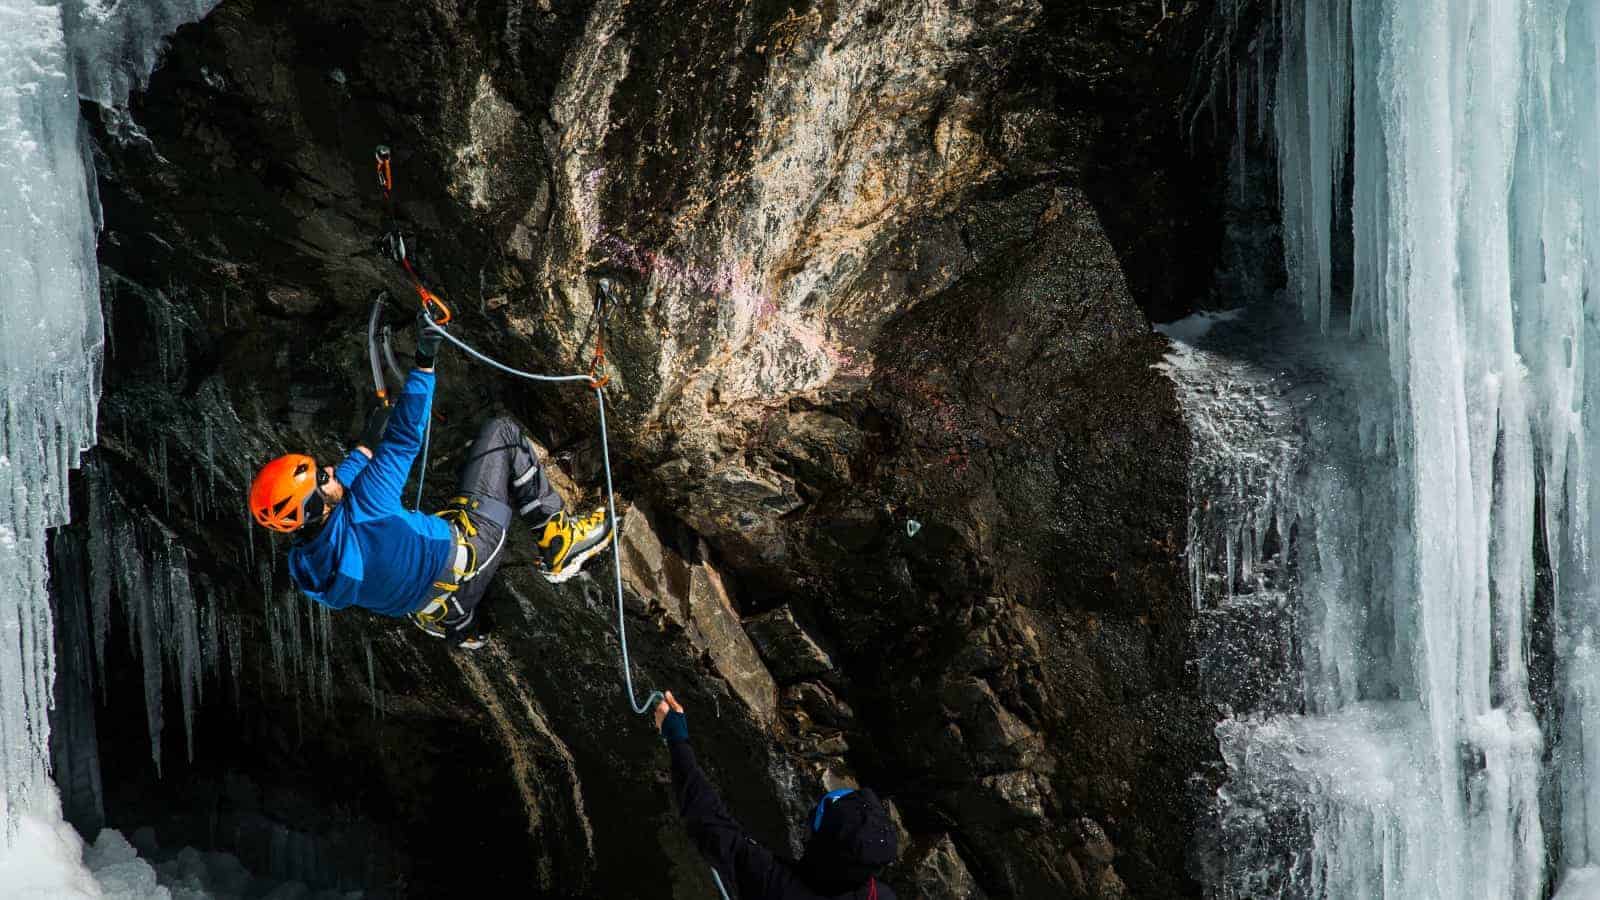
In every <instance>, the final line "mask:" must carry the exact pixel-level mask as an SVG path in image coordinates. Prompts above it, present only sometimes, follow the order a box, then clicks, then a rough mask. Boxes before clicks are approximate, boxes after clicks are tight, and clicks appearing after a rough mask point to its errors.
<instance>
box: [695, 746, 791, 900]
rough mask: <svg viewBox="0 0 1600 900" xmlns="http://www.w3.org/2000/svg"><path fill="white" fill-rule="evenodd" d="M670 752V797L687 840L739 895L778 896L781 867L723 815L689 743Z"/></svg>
mask: <svg viewBox="0 0 1600 900" xmlns="http://www.w3.org/2000/svg"><path fill="white" fill-rule="evenodd" d="M670 748H671V751H672V788H673V794H674V795H675V796H676V799H677V801H678V814H679V815H681V816H682V817H683V824H684V827H685V828H686V829H688V831H689V838H690V839H691V840H693V841H694V844H695V846H696V847H699V848H700V852H701V853H702V854H704V855H705V857H706V860H707V861H708V862H710V863H711V865H712V866H713V867H715V868H716V870H717V871H718V872H720V873H721V874H722V878H723V880H724V881H727V880H729V876H732V883H733V884H736V885H738V896H740V897H744V898H753V900H759V898H767V897H777V896H781V895H782V878H781V876H782V866H781V865H780V864H779V862H778V861H777V859H776V858H775V857H774V856H773V855H772V851H770V850H768V849H767V848H765V847H763V846H761V845H760V844H758V843H756V841H755V839H754V838H752V837H750V836H749V835H748V834H746V833H745V830H744V828H743V827H742V826H741V825H740V824H739V823H738V821H737V820H735V819H734V818H733V816H732V815H730V814H729V813H728V809H727V807H725V806H723V805H722V798H721V797H719V796H717V790H716V788H713V787H712V786H711V783H710V782H709V781H707V780H706V776H705V774H704V773H702V772H701V771H700V766H699V765H698V764H697V763H696V762H695V758H694V751H693V750H692V749H690V748H689V742H688V741H675V742H673V743H672V744H670Z"/></svg>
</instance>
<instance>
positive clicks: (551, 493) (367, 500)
mask: <svg viewBox="0 0 1600 900" xmlns="http://www.w3.org/2000/svg"><path fill="white" fill-rule="evenodd" d="M418 334H419V336H418V338H417V356H416V364H415V366H414V368H413V369H412V370H411V372H410V374H409V375H408V376H407V377H406V380H405V386H404V387H403V388H402V389H401V390H400V393H399V396H398V397H397V398H396V401H395V405H394V406H393V408H392V412H393V415H392V416H391V415H390V412H391V409H390V408H389V407H379V408H378V409H376V410H374V411H373V413H372V415H371V416H370V417H369V418H368V419H367V424H366V428H365V429H364V430H363V432H362V434H361V437H360V438H359V439H358V442H357V445H356V447H355V449H354V450H352V451H350V453H349V454H348V455H347V456H345V458H344V461H343V462H341V463H339V465H338V466H337V467H335V466H322V467H321V468H318V466H317V462H316V460H315V459H313V458H312V457H310V456H307V455H304V454H299V453H291V454H287V455H285V456H280V457H278V458H277V459H274V460H272V461H271V462H269V463H267V464H266V465H265V466H263V467H262V468H261V471H260V472H259V473H258V474H257V475H256V478H255V481H254V482H253V483H252V484H251V486H250V513H251V515H253V516H254V517H255V520H256V521H257V522H258V523H260V524H261V525H263V526H264V527H267V528H270V529H273V530H274V531H281V532H286V533H290V534H293V535H294V543H293V546H292V547H290V549H289V577H290V579H291V580H292V581H293V582H294V586H295V587H296V588H298V589H299V590H300V591H302V592H303V593H305V594H306V595H307V596H308V597H310V598H311V599H313V600H316V601H317V602H319V603H322V604H323V605H325V606H328V607H330V608H332V609H344V608H345V607H349V606H360V607H364V608H366V609H370V610H372V611H373V612H375V613H379V614H380V615H385V616H392V617H395V618H399V617H401V616H405V617H407V618H409V619H410V620H411V621H412V622H413V623H415V624H416V626H417V627H418V628H421V629H422V630H423V631H425V632H427V633H428V634H430V635H433V636H434V637H439V638H445V639H446V640H448V641H449V642H450V643H451V644H453V645H458V646H460V647H462V648H464V649H477V648H478V647H481V646H483V643H484V637H483V633H482V630H481V629H479V628H478V627H477V625H476V624H475V621H476V613H477V607H478V602H479V601H480V600H481V599H482V597H483V594H484V591H485V590H486V589H487V588H488V585H489V582H490V580H491V579H492V578H493V577H494V573H495V570H496V569H497V568H498V566H499V564H500V559H501V551H502V550H503V549H504V547H505V542H506V537H507V534H508V532H509V530H510V528H511V520H512V517H513V515H514V514H516V515H521V516H522V517H523V520H524V521H526V522H528V523H531V524H532V525H533V532H534V536H535V539H536V540H537V542H538V548H539V556H540V561H541V563H542V565H541V568H542V570H543V572H544V576H545V578H547V579H549V580H550V581H551V582H561V581H565V580H567V579H568V578H571V577H572V576H573V575H575V574H577V572H578V569H579V567H580V566H582V565H583V563H584V561H585V560H587V559H588V558H589V557H591V556H593V555H594V554H595V553H598V552H599V551H600V550H602V549H603V548H604V547H605V546H606V539H607V538H608V537H609V536H610V523H609V522H608V521H607V519H606V514H605V510H604V509H603V508H602V509H600V510H597V511H595V512H594V513H592V514H591V515H588V516H586V517H584V518H582V519H578V520H576V521H574V520H572V519H569V518H568V517H567V514H566V511H565V505H564V504H563V502H562V499H561V496H560V495H559V494H557V493H556V491H555V490H554V489H553V488H552V487H551V486H550V482H549V480H548V479H547V478H546V477H545V473H544V470H543V468H542V467H541V466H540V464H539V460H538V456H537V455H536V454H535V452H534V449H533V445H532V444H531V443H530V442H529V440H528V438H527V436H526V435H524V434H523V431H522V428H521V427H520V426H519V425H518V424H517V423H516V422H514V421H513V420H511V419H508V418H496V419H491V420H489V421H488V422H486V423H485V424H484V426H483V428H482V429H481V430H480V431H479V432H478V437H477V439H476V440H475V441H474V442H473V443H472V446H471V448H470V449H469V450H468V452H467V457H466V460H465V461H464V462H463V463H462V465H461V472H460V475H459V477H458V480H457V488H456V496H454V497H452V498H451V499H450V500H449V502H447V503H446V504H445V505H444V508H443V509H440V510H439V511H438V512H437V513H435V514H433V515H427V514H425V513H422V512H418V511H413V510H408V509H406V508H405V507H404V506H402V505H401V502H400V495H401V491H402V489H403V488H404V486H405V483H406V478H407V476H408V474H409V473H410V471H411V466H412V463H413V462H414V461H415V460H416V457H417V453H418V451H419V450H420V449H421V447H422V440H423V427H424V425H425V424H426V423H427V421H428V417H429V415H430V413H431V409H432V406H433V389H434V374H433V366H434V361H435V358H436V357H437V355H438V351H439V345H440V342H441V341H442V340H443V337H442V334H441V332H439V331H435V330H433V328H432V327H429V323H428V322H427V320H426V319H424V318H419V321H418Z"/></svg>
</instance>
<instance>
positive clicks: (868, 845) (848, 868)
mask: <svg viewBox="0 0 1600 900" xmlns="http://www.w3.org/2000/svg"><path fill="white" fill-rule="evenodd" d="M806 825H807V826H809V827H810V830H811V839H810V840H809V841H808V842H807V843H806V852H805V855H804V856H803V857H801V858H800V865H799V871H800V875H801V877H802V878H803V879H804V880H805V882H806V884H807V886H809V887H810V888H811V889H812V890H814V891H817V892H818V893H822V894H842V893H846V892H849V891H852V890H854V889H856V888H858V887H860V886H861V885H862V884H864V883H865V882H866V881H867V879H869V878H871V877H873V876H874V875H876V874H878V872H879V870H881V869H882V868H883V867H884V866H887V865H888V864H890V863H892V862H894V859H895V856H896V854H897V853H898V851H899V838H898V836H897V835H896V833H895V828H894V823H892V822H891V821H889V811H888V810H887V809H885V808H884V805H883V802H882V801H880V800H879V799H878V795H877V794H874V793H873V792H872V791H870V790H868V789H866V788H862V789H861V790H840V791H831V792H829V793H828V794H826V795H824V796H823V797H822V799H821V800H819V801H817V805H816V806H815V807H814V808H813V809H812V811H811V816H810V818H809V819H808V820H807V822H806Z"/></svg>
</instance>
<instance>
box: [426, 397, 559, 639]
mask: <svg viewBox="0 0 1600 900" xmlns="http://www.w3.org/2000/svg"><path fill="white" fill-rule="evenodd" d="M561 508H562V503H561V495H560V494H557V493H556V492H555V489H554V488H552V487H551V486H550V480H549V479H548V478H546V477H545V473H544V468H543V467H542V466H540V465H539V457H538V454H536V453H535V452H534V449H533V444H532V443H531V442H530V441H529V440H528V436H527V435H526V434H524V433H523V431H522V426H521V425H518V424H517V422H516V421H515V420H514V419H510V418H506V417H504V416H501V417H498V418H494V419H490V420H489V421H487V422H485V423H483V428H481V429H479V431H478V437H477V439H476V440H474V441H473V442H472V446H471V447H470V448H468V450H467V457H466V459H465V460H464V461H463V462H462V463H461V473H460V475H458V476H457V478H456V496H454V497H452V498H450V501H449V502H448V503H446V504H445V505H444V506H443V507H442V508H441V509H440V510H439V513H438V514H439V515H440V516H442V517H444V518H445V519H447V520H448V521H449V522H450V523H451V527H452V528H454V529H455V530H456V534H457V537H458V538H462V539H465V540H466V542H467V543H468V544H470V545H471V546H472V557H473V562H472V570H471V572H470V577H469V580H468V581H467V582H466V583H465V584H463V585H461V587H460V589H459V590H457V591H456V592H455V600H456V602H457V603H458V604H460V607H461V612H462V613H471V612H472V611H473V610H475V609H477V607H478V603H479V601H481V600H482V599H483V593H484V591H486V590H488V588H489V582H490V581H492V580H493V579H494V573H495V572H496V571H497V570H498V569H499V568H500V560H501V559H502V558H503V557H504V555H505V542H506V538H507V531H508V530H509V529H510V527H511V519H512V518H513V514H515V515H520V516H522V517H523V518H525V519H527V520H528V521H529V522H531V523H534V524H543V523H544V521H545V520H547V519H549V518H550V517H551V516H553V515H555V514H556V513H558V512H560V511H561ZM463 520H464V521H463Z"/></svg>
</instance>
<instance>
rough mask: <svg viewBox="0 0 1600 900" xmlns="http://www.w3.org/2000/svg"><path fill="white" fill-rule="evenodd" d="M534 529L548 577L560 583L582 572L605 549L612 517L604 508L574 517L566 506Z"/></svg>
mask: <svg viewBox="0 0 1600 900" xmlns="http://www.w3.org/2000/svg"><path fill="white" fill-rule="evenodd" d="M533 533H534V535H535V536H537V537H538V539H539V557H540V560H541V562H542V563H543V569H544V577H545V580H546V581H549V582H550V583H551V584H560V583H561V582H563V581H566V580H567V579H568V578H571V577H572V576H574V575H576V574H578V569H580V568H582V567H583V564H584V562H585V561H586V560H588V558H589V557H591V556H593V555H595V554H596V553H599V552H600V551H601V550H604V549H605V547H606V539H607V538H609V537H611V520H610V518H609V517H608V516H606V511H605V509H604V508H601V509H597V510H595V511H594V512H592V513H590V514H589V515H587V516H584V517H583V518H581V519H570V518H568V517H567V513H566V511H565V510H562V511H561V512H558V513H556V514H555V515H553V516H551V517H550V519H549V521H547V522H545V523H544V524H543V525H540V526H538V527H536V528H534V529H533Z"/></svg>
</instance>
